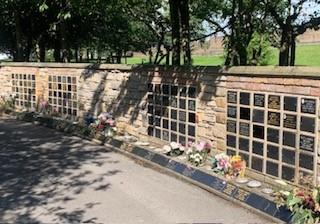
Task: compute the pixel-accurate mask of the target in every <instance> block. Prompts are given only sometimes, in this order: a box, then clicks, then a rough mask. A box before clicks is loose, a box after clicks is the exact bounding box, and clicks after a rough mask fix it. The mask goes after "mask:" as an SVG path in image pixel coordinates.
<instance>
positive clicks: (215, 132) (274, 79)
mask: <svg viewBox="0 0 320 224" xmlns="http://www.w3.org/2000/svg"><path fill="white" fill-rule="evenodd" d="M0 89H1V92H0V96H4V97H8V96H13V97H15V99H16V100H15V104H16V107H17V108H18V109H25V108H28V109H29V110H35V109H36V108H39V102H43V101H45V102H48V104H49V107H50V110H52V111H54V112H55V113H56V114H58V115H60V116H62V117H65V118H69V119H79V118H81V117H84V116H86V115H87V114H93V115H95V116H97V115H98V114H99V113H101V112H112V113H113V114H114V117H115V118H116V120H117V122H118V124H121V125H122V127H125V130H126V131H127V132H129V133H130V134H133V135H137V136H139V137H141V138H144V139H148V140H154V141H157V142H162V141H163V142H167V141H178V142H181V143H187V142H190V141H200V140H207V141H210V142H211V143H212V145H213V147H214V148H215V149H216V150H215V151H216V152H218V151H225V152H227V153H228V154H230V155H234V154H240V155H241V156H242V157H243V158H244V159H245V160H246V161H247V166H248V168H249V170H251V171H252V172H253V173H258V174H264V175H265V176H268V177H270V178H280V179H284V180H288V181H291V182H295V183H300V180H301V179H303V177H306V176H308V177H311V180H314V181H318V179H319V178H317V177H318V175H320V170H319V167H320V166H319V165H318V164H319V161H318V152H319V149H318V146H319V144H318V143H319V137H318V136H319V128H318V123H319V119H318V118H319V97H320V69H316V68H300V67H296V68H273V67H238V68H229V69H223V68H220V67H193V68H184V67H180V68H166V67H148V66H126V65H105V64H102V65H90V64H56V63H52V64H39V63H2V64H1V67H0Z"/></svg>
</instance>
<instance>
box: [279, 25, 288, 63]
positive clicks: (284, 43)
mask: <svg viewBox="0 0 320 224" xmlns="http://www.w3.org/2000/svg"><path fill="white" fill-rule="evenodd" d="M288 36H289V32H288V31H287V30H282V34H281V41H280V52H279V66H288V65H289V40H288Z"/></svg>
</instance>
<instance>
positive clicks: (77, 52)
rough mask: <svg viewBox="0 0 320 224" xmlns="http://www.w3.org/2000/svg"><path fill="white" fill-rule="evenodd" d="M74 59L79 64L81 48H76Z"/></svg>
mask: <svg viewBox="0 0 320 224" xmlns="http://www.w3.org/2000/svg"><path fill="white" fill-rule="evenodd" d="M74 58H75V59H76V62H79V47H78V46H75V48H74Z"/></svg>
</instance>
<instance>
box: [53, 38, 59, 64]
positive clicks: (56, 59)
mask: <svg viewBox="0 0 320 224" xmlns="http://www.w3.org/2000/svg"><path fill="white" fill-rule="evenodd" d="M53 57H54V61H55V62H61V46H60V41H59V40H55V44H54V52H53Z"/></svg>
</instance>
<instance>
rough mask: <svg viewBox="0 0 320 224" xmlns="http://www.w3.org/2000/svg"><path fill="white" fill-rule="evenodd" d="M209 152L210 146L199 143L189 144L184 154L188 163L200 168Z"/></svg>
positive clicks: (205, 143)
mask: <svg viewBox="0 0 320 224" xmlns="http://www.w3.org/2000/svg"><path fill="white" fill-rule="evenodd" d="M210 150H211V145H210V144H209V143H207V142H200V143H199V144H196V143H190V144H189V148H188V150H187V153H186V154H187V156H188V161H189V162H191V163H192V164H193V165H195V166H200V165H202V164H204V162H205V161H206V159H207V157H208V154H209V153H210Z"/></svg>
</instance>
